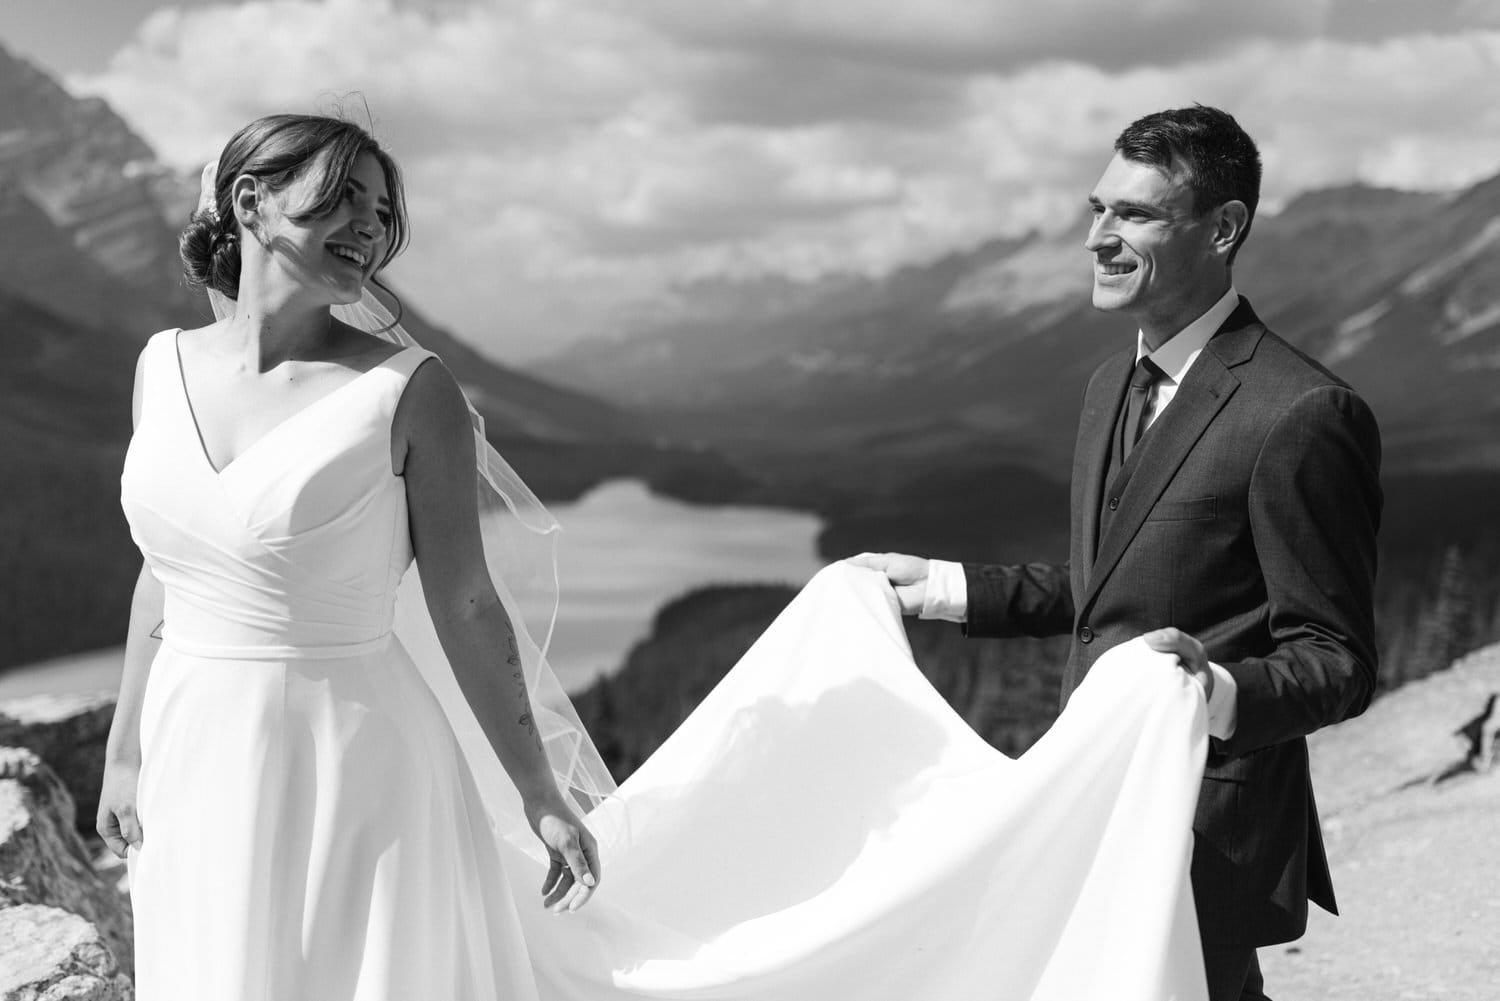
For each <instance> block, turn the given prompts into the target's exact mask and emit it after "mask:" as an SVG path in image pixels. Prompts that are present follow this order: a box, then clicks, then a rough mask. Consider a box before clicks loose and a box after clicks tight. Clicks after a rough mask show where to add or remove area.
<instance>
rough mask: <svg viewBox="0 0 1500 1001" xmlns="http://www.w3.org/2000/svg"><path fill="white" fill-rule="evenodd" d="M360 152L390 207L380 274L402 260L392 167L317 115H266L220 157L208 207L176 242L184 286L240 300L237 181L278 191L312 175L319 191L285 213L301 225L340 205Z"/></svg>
mask: <svg viewBox="0 0 1500 1001" xmlns="http://www.w3.org/2000/svg"><path fill="white" fill-rule="evenodd" d="M362 153H369V154H371V155H372V156H374V157H375V159H376V160H377V161H378V162H379V163H380V169H381V171H382V172H383V173H384V174H385V186H386V192H387V194H388V195H389V196H390V200H391V208H390V211H391V221H390V224H389V225H388V226H387V227H386V230H387V232H388V233H389V234H390V242H389V243H388V244H387V246H386V251H385V256H384V257H383V258H381V261H380V268H384V267H385V266H386V265H387V264H389V263H390V262H391V260H392V259H393V258H395V256H396V255H397V254H399V253H401V251H402V249H403V248H404V247H405V246H406V239H407V222H406V196H405V194H404V193H403V190H402V187H401V170H400V168H399V167H397V166H396V161H395V160H394V159H392V158H391V155H390V154H389V153H387V152H386V151H385V150H384V149H382V148H381V147H380V144H379V143H378V142H376V141H375V139H374V138H373V137H372V136H371V135H370V134H369V133H368V132H366V131H365V130H364V129H362V128H360V127H359V126H358V125H355V124H353V123H352V122H346V121H343V120H342V119H338V118H327V117H324V116H322V115H267V116H266V117H265V118H257V119H256V120H255V121H253V122H251V123H250V124H249V125H246V126H245V127H244V128H242V129H240V130H239V131H238V132H236V133H235V134H234V138H232V139H230V140H229V144H228V145H226V146H225V147H224V152H223V153H221V154H220V155H219V165H218V170H217V173H216V174H215V176H214V190H213V201H212V202H211V203H210V204H209V205H208V206H205V207H203V208H200V209H198V210H197V211H196V212H194V213H193V215H192V218H191V220H190V221H189V222H188V224H187V228H186V229H184V230H183V231H182V235H181V236H180V237H179V238H178V241H177V246H178V250H179V252H180V253H181V255H182V270H183V274H184V275H186V276H187V280H188V282H189V283H190V284H193V285H197V286H204V287H206V288H211V289H215V290H217V291H219V292H222V293H223V294H225V295H227V296H228V297H229V298H231V299H235V298H238V295H239V288H240V239H241V234H240V229H239V223H238V221H237V220H236V219H235V217H234V210H233V208H232V206H231V205H230V191H231V189H232V188H233V186H234V181H235V178H237V177H239V176H241V175H242V174H249V175H251V176H252V177H256V178H259V179H260V180H261V181H263V182H264V183H265V185H266V187H267V188H269V189H270V190H271V191H273V192H275V191H282V190H284V189H285V188H286V187H287V186H288V185H289V184H292V183H293V182H295V181H297V180H300V179H301V178H302V177H303V176H304V175H306V174H308V173H309V172H314V177H315V179H316V184H315V185H314V186H313V189H312V192H311V194H310V196H309V197H308V199H307V203H306V204H304V205H300V206H287V207H286V215H287V218H289V219H291V220H292V221H294V222H305V221H307V220H309V219H317V218H320V217H321V216H325V215H327V214H328V213H330V212H332V211H333V210H334V208H336V207H337V206H338V204H339V201H340V200H341V199H342V198H343V197H344V192H345V189H346V188H347V186H348V183H349V174H350V172H351V171H352V170H353V169H354V162H355V161H356V160H357V159H359V157H360V154H362ZM376 270H377V272H378V271H379V268H377V269H376Z"/></svg>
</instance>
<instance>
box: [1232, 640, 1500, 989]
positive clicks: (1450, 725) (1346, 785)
mask: <svg viewBox="0 0 1500 1001" xmlns="http://www.w3.org/2000/svg"><path fill="white" fill-rule="evenodd" d="M1491 692H1500V647H1490V648H1488V649H1486V650H1482V651H1479V652H1477V653H1475V654H1471V655H1470V656H1469V657H1467V658H1465V659H1464V660H1461V661H1459V662H1458V663H1457V664H1455V665H1454V666H1453V667H1452V668H1451V669H1449V670H1447V671H1443V672H1440V673H1438V674H1435V675H1432V676H1431V677H1429V678H1426V679H1424V680H1422V681H1418V682H1413V683H1412V684H1409V685H1406V686H1404V687H1403V688H1401V689H1400V690H1398V691H1396V692H1393V693H1391V694H1389V695H1387V696H1385V697H1383V698H1381V699H1380V700H1379V701H1377V702H1376V703H1375V704H1374V705H1373V706H1371V707H1370V709H1369V711H1367V712H1366V713H1365V714H1364V715H1363V716H1360V717H1359V718H1357V719H1353V720H1349V721H1348V722H1346V723H1342V724H1340V725H1338V726H1335V727H1331V728H1329V729H1327V730H1324V731H1322V732H1320V733H1317V734H1314V735H1313V739H1312V740H1311V744H1312V758H1313V774H1314V783H1315V785H1316V788H1317V790H1318V796H1319V807H1320V810H1321V812H1322V815H1323V829H1324V833H1325V837H1326V839H1327V843H1328V854H1329V858H1330V860H1331V861H1332V865H1333V881H1334V886H1335V888H1336V890H1337V893H1338V900H1339V908H1340V910H1341V911H1342V912H1343V913H1342V916H1341V917H1337V918H1335V917H1332V916H1331V915H1328V914H1325V913H1323V912H1322V911H1320V910H1318V909H1316V908H1314V909H1313V913H1312V915H1311V918H1310V920H1309V924H1308V930H1307V934H1306V936H1304V937H1303V938H1302V940H1301V941H1299V942H1296V943H1292V944H1290V945H1283V946H1275V947H1272V948H1270V949H1264V950H1262V951H1261V966H1262V968H1263V969H1264V970H1265V974H1266V985H1267V990H1268V993H1269V994H1270V995H1271V996H1273V997H1275V998H1277V999H1278V1001H1280V999H1293V1001H1296V999H1318V1001H1356V999H1358V1001H1368V999H1380V1001H1495V999H1496V998H1500V763H1497V765H1496V766H1495V767H1494V768H1493V769H1492V770H1490V771H1488V772H1474V771H1456V772H1454V774H1452V775H1449V776H1447V777H1443V776H1444V773H1445V772H1448V771H1450V770H1451V769H1452V766H1454V765H1456V764H1457V763H1458V762H1459V761H1460V759H1461V758H1462V751H1461V745H1460V742H1459V741H1458V739H1457V738H1455V737H1453V736H1452V733H1453V731H1454V729H1456V728H1457V727H1458V726H1459V725H1461V724H1463V723H1464V722H1466V721H1468V720H1469V719H1471V718H1472V717H1474V716H1475V715H1477V714H1478V713H1479V712H1480V711H1481V710H1482V709H1483V708H1484V702H1485V699H1486V698H1487V697H1488V695H1489V694H1490V693H1491ZM1496 729H1500V712H1497V713H1496V715H1495V717H1494V718H1492V719H1491V720H1490V721H1489V723H1488V725H1487V727H1486V730H1487V731H1488V732H1491V733H1493V732H1494V731H1495V730H1496ZM1439 778H1441V780H1440V781H1434V780H1435V779H1439Z"/></svg>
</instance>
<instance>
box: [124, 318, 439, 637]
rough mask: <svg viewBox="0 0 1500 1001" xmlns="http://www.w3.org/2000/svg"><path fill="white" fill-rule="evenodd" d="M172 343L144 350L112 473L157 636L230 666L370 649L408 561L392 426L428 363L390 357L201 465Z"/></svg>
mask: <svg viewBox="0 0 1500 1001" xmlns="http://www.w3.org/2000/svg"><path fill="white" fill-rule="evenodd" d="M176 335H177V332H176V331H163V332H162V333H159V334H157V335H155V336H154V337H152V338H151V340H150V342H149V343H148V345H147V347H146V350H145V361H144V367H143V378H144V386H143V390H144V391H143V393H142V402H141V414H140V421H139V424H138V426H137V428H136V433H135V436H134V438H133V439H132V440H131V444H130V449H129V451H128V452H127V454H126V458H125V469H124V474H123V475H122V477H121V503H122V505H123V507H124V510H125V515H126V518H127V520H128V521H129V523H130V531H131V535H132V537H133V538H134V539H135V542H136V544H137V545H138V546H139V547H140V549H141V551H142V553H144V554H145V558H146V560H147V562H148V563H149V565H150V566H151V569H152V571H153V572H154V573H155V575H156V577H157V579H158V580H159V581H160V582H161V584H162V586H163V588H164V590H165V604H164V613H165V620H166V624H165V628H164V635H163V638H164V640H165V641H166V642H167V643H168V644H170V645H171V646H173V647H176V648H177V649H178V650H180V651H182V652H184V653H190V654H193V655H195V656H203V657H228V658H236V659H286V658H327V657H343V656H352V655H357V654H359V653H364V652H369V651H372V650H377V649H380V648H381V647H382V646H383V645H384V644H385V643H386V642H388V639H389V635H390V630H391V620H392V614H393V609H394V604H395V598H396V587H397V585H398V584H399V583H400V580H401V577H402V575H403V574H404V573H405V571H406V569H407V567H408V566H409V565H410V564H411V560H412V551H411V540H410V535H409V533H408V530H407V515H406V493H405V489H404V484H403V481H402V479H401V478H400V477H399V476H397V475H395V474H394V472H393V471H392V469H391V447H390V442H391V420H392V418H393V416H394V414H395V409H396V404H397V403H398V402H399V400H400V398H401V393H402V390H403V389H404V388H405V386H406V382H407V380H408V379H409V378H410V376H411V373H412V372H413V371H415V370H416V368H417V366H418V365H419V364H421V362H422V361H423V360H424V359H426V358H427V357H429V356H430V353H429V352H427V351H424V350H422V349H421V348H415V347H411V348H406V349H405V350H402V351H400V352H398V353H396V354H395V355H393V356H391V357H390V358H389V359H387V360H386V361H384V362H382V363H381V364H379V365H377V366H375V367H374V368H372V369H370V370H369V371H367V372H364V373H363V374H361V375H359V376H356V377H355V378H354V379H353V380H352V381H350V382H348V383H345V384H344V385H342V386H340V387H339V388H338V389H336V390H334V391H333V392H331V393H329V394H327V395H326V396H324V397H321V398H319V399H318V400H316V401H314V402H313V403H311V404H309V405H308V406H306V407H304V408H303V409H302V410H299V411H297V412H296V413H294V414H292V415H291V416H289V417H287V418H286V419H285V420H284V421H282V422H281V423H280V424H278V425H276V426H275V427H273V428H272V429H271V430H270V431H269V432H267V433H266V434H265V435H264V436H263V437H261V438H260V439H259V440H257V441H256V442H255V443H254V444H252V445H251V446H250V447H249V448H248V449H247V450H246V451H244V452H243V453H241V454H240V455H239V456H238V457H236V458H235V459H234V460H233V461H232V462H230V463H228V464H227V465H226V466H225V467H224V468H223V469H222V470H215V469H214V468H213V466H212V464H211V463H210V462H209V460H208V456H207V453H206V452H205V451H204V448H203V443H202V441H201V439H200V437H199V434H198V425H197V423H196V421H195V419H194V416H193V412H192V408H191V404H190V403H189V399H188V395H187V389H186V386H185V383H184V381H183V377H182V368H181V364H180V361H179V357H178V353H177V346H176Z"/></svg>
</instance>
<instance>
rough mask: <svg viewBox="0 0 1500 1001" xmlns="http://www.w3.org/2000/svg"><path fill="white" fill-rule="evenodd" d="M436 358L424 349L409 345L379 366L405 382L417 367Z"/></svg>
mask: <svg viewBox="0 0 1500 1001" xmlns="http://www.w3.org/2000/svg"><path fill="white" fill-rule="evenodd" d="M436 357H437V355H436V354H434V353H433V352H431V351H428V350H427V349H426V348H424V347H421V346H420V345H416V344H410V345H407V346H406V347H404V348H402V349H401V350H400V351H397V352H396V353H395V354H393V355H391V356H390V357H389V358H387V359H386V360H385V361H383V362H381V363H380V366H381V367H382V368H385V369H388V370H390V371H391V372H392V373H393V374H395V375H397V376H399V377H400V378H401V381H402V382H405V381H406V380H407V379H410V378H411V374H412V373H413V372H415V371H416V370H417V366H419V365H421V364H422V363H423V362H424V361H426V360H427V359H429V358H436Z"/></svg>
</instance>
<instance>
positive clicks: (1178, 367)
mask: <svg viewBox="0 0 1500 1001" xmlns="http://www.w3.org/2000/svg"><path fill="white" fill-rule="evenodd" d="M1239 304H1240V294H1239V293H1238V292H1236V291H1235V288H1234V286H1233V285H1231V286H1229V291H1228V292H1225V293H1224V295H1223V297H1222V298H1220V299H1219V301H1218V302H1216V303H1214V304H1213V305H1212V306H1210V307H1208V312H1206V313H1204V314H1203V315H1202V316H1200V317H1198V319H1196V320H1194V321H1193V322H1192V323H1189V324H1188V325H1187V326H1186V327H1183V328H1182V330H1180V331H1178V332H1177V333H1176V334H1174V335H1173V336H1172V337H1170V338H1168V339H1167V342H1166V343H1165V344H1163V345H1162V346H1161V347H1159V348H1157V349H1156V350H1155V351H1147V350H1146V337H1145V335H1144V334H1142V333H1141V332H1140V331H1139V330H1137V331H1136V334H1135V360H1136V361H1140V360H1141V358H1142V356H1145V355H1149V356H1150V357H1151V360H1152V361H1153V362H1154V363H1155V364H1156V367H1157V368H1159V369H1161V370H1162V372H1164V373H1165V374H1166V377H1167V378H1168V379H1170V380H1171V381H1172V382H1175V383H1178V384H1181V382H1182V377H1183V376H1185V375H1187V370H1188V369H1189V368H1192V366H1193V362H1195V361H1197V360H1198V355H1199V353H1200V352H1201V351H1202V350H1203V346H1204V345H1205V344H1207V343H1208V339H1209V338H1210V337H1212V336H1213V335H1214V334H1216V333H1218V332H1219V328H1220V327H1222V326H1223V325H1224V321H1225V320H1227V319H1229V314H1230V313H1233V312H1234V308H1235V307H1236V306H1238V305H1239Z"/></svg>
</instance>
